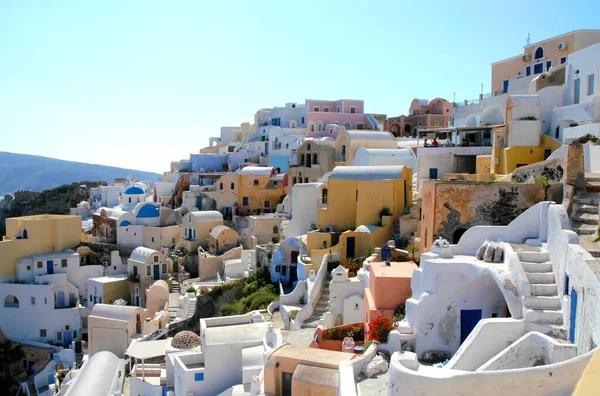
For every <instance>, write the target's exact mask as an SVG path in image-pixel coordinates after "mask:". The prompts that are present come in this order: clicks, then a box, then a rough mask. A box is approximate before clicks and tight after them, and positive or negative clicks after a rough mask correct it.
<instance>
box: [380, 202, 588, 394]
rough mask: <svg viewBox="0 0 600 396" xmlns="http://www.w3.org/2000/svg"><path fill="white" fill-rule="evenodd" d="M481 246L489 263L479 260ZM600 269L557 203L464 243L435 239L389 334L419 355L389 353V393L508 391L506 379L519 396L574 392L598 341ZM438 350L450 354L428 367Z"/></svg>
mask: <svg viewBox="0 0 600 396" xmlns="http://www.w3.org/2000/svg"><path fill="white" fill-rule="evenodd" d="M486 240H488V241H497V240H499V241H502V242H503V245H501V246H499V247H498V246H493V245H492V247H489V245H485V243H486V242H485V241H486ZM482 246H484V247H483V248H482ZM486 246H487V247H486ZM484 250H486V251H485V253H483V257H484V258H485V257H488V258H491V257H493V260H492V262H489V260H485V259H484V260H480V259H479V257H481V256H480V253H481V252H482V251H484ZM597 275H598V274H597V262H596V260H595V259H594V258H593V257H592V256H591V255H590V254H589V253H588V252H586V251H585V250H584V249H583V248H582V247H581V246H580V245H579V244H578V238H577V235H576V234H575V233H574V232H573V231H571V230H570V226H569V220H568V215H567V212H566V209H565V208H564V207H563V206H562V205H555V204H552V203H550V202H542V203H539V204H536V205H535V206H533V207H531V208H530V209H528V210H527V211H526V212H524V213H523V214H521V215H520V216H519V217H518V218H517V219H515V220H514V221H513V222H512V223H510V224H509V225H508V226H504V227H494V226H477V227H473V228H471V229H469V230H468V231H467V232H466V233H465V234H464V235H463V236H462V238H461V240H460V242H459V243H458V244H457V245H449V244H448V243H447V242H445V241H436V242H435V243H434V245H433V246H432V248H431V253H424V254H423V255H422V256H421V265H420V268H419V269H417V270H415V272H414V274H413V278H412V284H411V288H412V293H413V296H412V298H410V299H409V300H407V302H406V313H407V316H406V319H405V320H404V321H402V322H400V326H399V329H398V331H397V332H396V331H393V332H392V334H391V335H390V339H393V340H395V341H394V342H397V344H396V346H395V350H400V348H401V347H400V345H401V344H405V343H406V344H408V345H409V346H410V347H409V348H410V349H412V350H414V351H415V352H416V353H412V352H404V353H395V354H394V356H393V357H392V362H391V365H390V382H389V386H390V393H389V394H390V395H408V394H411V392H410V390H411V389H419V390H420V391H421V392H423V393H424V394H438V393H442V392H443V393H448V394H453V393H461V394H464V395H477V394H480V389H486V394H490V395H501V394H504V393H505V392H506V389H505V387H504V386H503V385H505V384H507V383H510V384H512V385H511V393H512V394H515V395H530V394H540V395H547V394H570V392H572V390H573V388H574V386H575V384H576V383H577V381H578V379H579V377H580V375H581V373H582V371H583V369H584V368H585V366H586V364H587V362H588V361H589V359H590V357H591V356H592V354H593V350H594V349H595V348H596V347H597V345H598V342H599V341H600V336H599V333H598V329H599V324H600V323H598V320H600V311H599V307H600V301H599V300H598V295H600V294H599V293H598V291H599V290H600V281H598V276H597ZM403 349H405V348H403ZM431 351H433V352H438V353H439V352H441V353H446V354H448V355H449V356H452V358H451V359H450V361H449V362H448V363H447V364H445V365H444V366H443V368H431V367H426V366H423V365H421V364H420V363H419V362H418V360H417V357H418V358H422V357H423V356H425V355H426V354H427V353H428V352H431ZM550 377H552V381H548V380H547V379H548V378H550ZM399 384H402V385H401V386H397V385H399ZM475 384H477V385H476V386H475Z"/></svg>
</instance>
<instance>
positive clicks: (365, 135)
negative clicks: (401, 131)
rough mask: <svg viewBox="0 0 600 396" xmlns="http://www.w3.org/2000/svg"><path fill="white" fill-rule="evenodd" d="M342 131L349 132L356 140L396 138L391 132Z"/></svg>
mask: <svg viewBox="0 0 600 396" xmlns="http://www.w3.org/2000/svg"><path fill="white" fill-rule="evenodd" d="M341 133H347V134H348V135H349V136H350V138H351V139H354V140H396V138H395V137H394V135H392V134H391V133H389V132H376V131H342V132H341Z"/></svg>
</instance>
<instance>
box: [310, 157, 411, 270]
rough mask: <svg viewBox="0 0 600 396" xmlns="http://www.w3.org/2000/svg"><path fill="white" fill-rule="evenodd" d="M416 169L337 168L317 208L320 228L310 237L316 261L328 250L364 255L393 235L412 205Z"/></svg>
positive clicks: (343, 258)
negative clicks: (414, 171)
mask: <svg viewBox="0 0 600 396" xmlns="http://www.w3.org/2000/svg"><path fill="white" fill-rule="evenodd" d="M411 180H412V170H411V169H410V168H408V167H405V166H338V167H336V168H335V169H334V170H333V171H332V172H331V175H330V176H329V182H328V186H327V189H326V190H323V192H322V194H323V197H322V202H323V203H322V206H321V208H319V212H318V225H317V226H318V228H319V231H315V232H309V233H308V235H307V246H308V251H310V252H311V258H312V262H313V263H320V260H319V258H320V257H323V256H324V255H325V254H326V253H330V252H332V253H339V254H340V257H341V260H342V261H344V260H345V259H346V258H349V257H355V256H361V255H364V253H365V252H366V251H367V249H369V248H375V247H378V246H381V245H383V244H385V242H387V241H388V240H389V239H390V237H391V236H392V230H393V226H394V224H395V222H397V221H398V219H399V217H400V215H401V214H402V213H403V211H404V208H407V207H410V206H411V205H412V181H411Z"/></svg>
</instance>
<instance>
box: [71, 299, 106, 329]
mask: <svg viewBox="0 0 600 396" xmlns="http://www.w3.org/2000/svg"><path fill="white" fill-rule="evenodd" d="M98 304H102V297H98ZM67 327H69V326H67ZM67 330H69V329H67Z"/></svg>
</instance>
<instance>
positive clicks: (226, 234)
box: [208, 225, 240, 254]
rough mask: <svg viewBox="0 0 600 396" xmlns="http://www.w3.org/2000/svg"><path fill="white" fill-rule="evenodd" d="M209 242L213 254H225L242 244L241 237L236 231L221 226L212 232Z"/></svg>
mask: <svg viewBox="0 0 600 396" xmlns="http://www.w3.org/2000/svg"><path fill="white" fill-rule="evenodd" d="M208 241H209V242H208V245H209V246H208V248H209V251H210V253H211V254H223V253H225V252H226V251H228V250H230V249H233V248H234V247H236V246H238V245H239V244H240V243H239V241H240V236H239V234H238V233H237V232H236V231H235V230H234V229H232V228H229V227H227V226H225V225H219V226H216V227H214V228H213V229H212V230H210V235H209V238H208Z"/></svg>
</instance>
